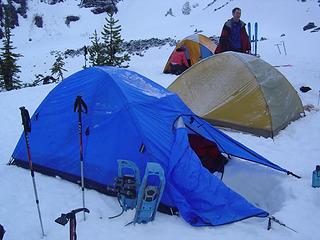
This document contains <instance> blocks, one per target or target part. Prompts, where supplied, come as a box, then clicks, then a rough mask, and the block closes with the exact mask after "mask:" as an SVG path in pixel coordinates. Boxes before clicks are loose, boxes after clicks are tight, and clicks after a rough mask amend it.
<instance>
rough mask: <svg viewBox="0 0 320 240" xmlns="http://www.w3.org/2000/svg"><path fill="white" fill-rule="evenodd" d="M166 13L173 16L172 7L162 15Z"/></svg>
mask: <svg viewBox="0 0 320 240" xmlns="http://www.w3.org/2000/svg"><path fill="white" fill-rule="evenodd" d="M168 15H170V16H172V17H175V16H174V15H173V12H172V8H170V9H169V10H168V11H167V12H166V14H165V15H164V16H168Z"/></svg>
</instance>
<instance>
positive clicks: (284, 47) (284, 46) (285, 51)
mask: <svg viewBox="0 0 320 240" xmlns="http://www.w3.org/2000/svg"><path fill="white" fill-rule="evenodd" d="M281 43H282V46H283V51H284V55H287V48H286V45H285V43H284V41H281Z"/></svg>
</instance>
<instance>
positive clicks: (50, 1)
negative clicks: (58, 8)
mask: <svg viewBox="0 0 320 240" xmlns="http://www.w3.org/2000/svg"><path fill="white" fill-rule="evenodd" d="M41 2H44V1H43V0H41ZM45 2H46V3H48V4H50V5H54V4H56V3H60V2H64V0H47V1H45Z"/></svg>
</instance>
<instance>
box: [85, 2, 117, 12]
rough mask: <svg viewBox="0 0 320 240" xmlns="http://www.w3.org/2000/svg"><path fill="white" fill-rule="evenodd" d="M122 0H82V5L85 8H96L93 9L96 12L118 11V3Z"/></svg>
mask: <svg viewBox="0 0 320 240" xmlns="http://www.w3.org/2000/svg"><path fill="white" fill-rule="evenodd" d="M119 1H120V0H82V2H81V6H82V7H85V8H94V9H92V10H91V11H92V12H93V13H94V14H100V13H103V12H109V13H117V12H118V9H117V6H116V5H117V3H118V2H119Z"/></svg>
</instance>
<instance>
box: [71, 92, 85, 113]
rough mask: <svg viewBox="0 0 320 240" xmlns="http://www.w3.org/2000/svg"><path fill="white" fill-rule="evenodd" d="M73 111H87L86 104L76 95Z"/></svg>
mask: <svg viewBox="0 0 320 240" xmlns="http://www.w3.org/2000/svg"><path fill="white" fill-rule="evenodd" d="M73 111H74V112H78V113H81V112H84V113H88V106H87V104H86V103H85V102H84V101H83V99H82V97H81V96H77V98H76V100H75V102H74V106H73Z"/></svg>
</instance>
